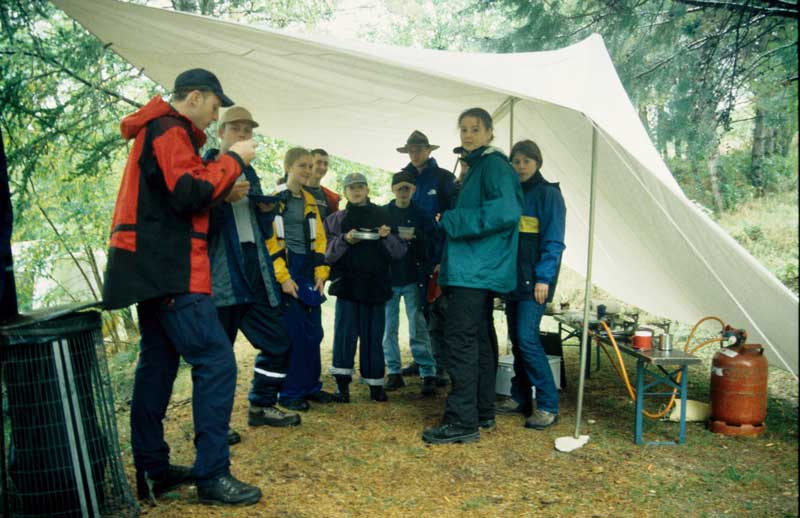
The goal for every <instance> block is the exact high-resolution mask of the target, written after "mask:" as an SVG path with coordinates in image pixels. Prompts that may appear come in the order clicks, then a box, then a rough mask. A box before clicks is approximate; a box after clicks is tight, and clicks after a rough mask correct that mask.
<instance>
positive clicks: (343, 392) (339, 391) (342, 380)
mask: <svg viewBox="0 0 800 518" xmlns="http://www.w3.org/2000/svg"><path fill="white" fill-rule="evenodd" d="M334 378H336V393H335V394H334V395H333V402H334V403H349V402H350V382H351V381H353V378H352V376H347V375H344V374H337V375H335V376H334Z"/></svg>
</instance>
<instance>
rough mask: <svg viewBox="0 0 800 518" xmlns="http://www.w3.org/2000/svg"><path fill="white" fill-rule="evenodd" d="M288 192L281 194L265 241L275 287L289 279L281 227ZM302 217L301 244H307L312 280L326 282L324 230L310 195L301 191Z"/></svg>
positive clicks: (284, 241)
mask: <svg viewBox="0 0 800 518" xmlns="http://www.w3.org/2000/svg"><path fill="white" fill-rule="evenodd" d="M291 195H292V194H291V192H289V190H288V189H287V190H285V191H283V193H282V194H281V196H282V198H281V201H279V202H278V206H277V207H276V213H275V219H274V220H273V221H272V230H273V231H272V236H270V237H269V239H267V250H269V254H270V256H271V257H272V264H273V266H274V268H275V278H276V279H277V281H278V283H279V284H283V283H284V282H286V281H287V280H289V279H291V278H292V277H291V275H290V274H289V261H288V259H289V258H288V255H287V247H286V235H285V232H284V226H283V214H284V212H286V197H287V196H291ZM303 206H304V209H303V216H304V218H305V220H306V222H307V224H306V225H305V227H304V232H305V238H306V239H305V242H306V244H307V245H308V253H309V254H310V255H309V258H310V259H311V264H312V266H313V268H314V278H315V279H322V280H327V279H328V275H329V272H330V267H329V266H327V265H326V264H325V248H326V246H327V240H326V239H325V229H324V227H323V226H322V219H321V218H320V215H319V210H317V202H316V200H315V199H314V196H313V195H312V194H311V193H309V192H307V191H305V190H304V191H303Z"/></svg>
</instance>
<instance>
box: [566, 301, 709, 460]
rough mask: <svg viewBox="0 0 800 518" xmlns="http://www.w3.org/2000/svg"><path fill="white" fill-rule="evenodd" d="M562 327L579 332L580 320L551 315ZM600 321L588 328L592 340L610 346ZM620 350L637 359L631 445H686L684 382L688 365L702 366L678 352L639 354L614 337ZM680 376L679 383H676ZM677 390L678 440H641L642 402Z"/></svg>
mask: <svg viewBox="0 0 800 518" xmlns="http://www.w3.org/2000/svg"><path fill="white" fill-rule="evenodd" d="M553 318H555V319H556V321H557V322H558V323H559V329H561V327H562V326H564V327H566V328H567V329H568V330H570V329H571V330H573V332H574V331H576V330H577V331H579V330H580V328H581V326H582V320H574V319H567V318H565V317H564V316H562V315H553ZM598 323H599V321H597V320H590V321H589V325H590V327H592V328H594V331H593V333H594V334H593V338H594V337H599V338H600V340H601V341H602V342H603V343H604V344H606V345H611V340H610V338H609V337H608V336H606V335H605V333H602V332H598V331H597V329H596V327H597V324H598ZM616 341H617V346H618V347H619V350H620V351H621V352H623V353H625V354H627V355H629V356H633V357H634V358H636V387H635V388H636V407H635V408H636V409H635V416H634V426H633V442H634V443H636V444H684V443H685V442H686V399H687V379H688V377H689V365H693V364H698V363H701V361H702V360H701V359H700V358H698V357H697V356H695V355H693V354H690V353H687V352H684V351H680V350H672V351H660V350H657V349H652V350H649V351H641V350H639V349H634V348H633V347H631V346H630V344H629V343H627V342H626V341H625V339H624V338H616ZM581 347H583V345H581ZM678 376H680V380H678ZM675 389H677V390H678V393H679V396H680V401H681V416H680V432H679V436H678V440H677V441H645V440H644V439H643V437H642V435H643V434H642V428H643V424H644V400H645V398H646V397H651V398H653V397H671V396H672V394H673V391H674V390H675Z"/></svg>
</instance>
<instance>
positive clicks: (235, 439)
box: [228, 430, 242, 446]
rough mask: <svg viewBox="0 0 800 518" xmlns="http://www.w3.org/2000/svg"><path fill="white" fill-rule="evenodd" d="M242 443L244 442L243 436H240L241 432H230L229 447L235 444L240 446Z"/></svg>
mask: <svg viewBox="0 0 800 518" xmlns="http://www.w3.org/2000/svg"><path fill="white" fill-rule="evenodd" d="M240 442H242V436H241V435H239V432H234V431H233V430H228V446H233V445H234V444H239V443H240Z"/></svg>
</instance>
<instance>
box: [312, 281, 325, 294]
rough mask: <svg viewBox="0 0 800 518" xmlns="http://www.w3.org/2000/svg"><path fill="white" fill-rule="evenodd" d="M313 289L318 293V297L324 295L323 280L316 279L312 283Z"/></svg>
mask: <svg viewBox="0 0 800 518" xmlns="http://www.w3.org/2000/svg"><path fill="white" fill-rule="evenodd" d="M314 289H315V290H317V291H318V292H319V294H320V295H325V279H319V278H317V279H316V282H315V283H314Z"/></svg>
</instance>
